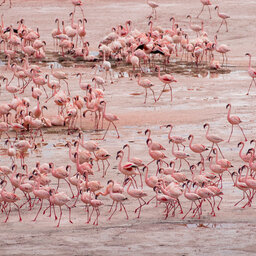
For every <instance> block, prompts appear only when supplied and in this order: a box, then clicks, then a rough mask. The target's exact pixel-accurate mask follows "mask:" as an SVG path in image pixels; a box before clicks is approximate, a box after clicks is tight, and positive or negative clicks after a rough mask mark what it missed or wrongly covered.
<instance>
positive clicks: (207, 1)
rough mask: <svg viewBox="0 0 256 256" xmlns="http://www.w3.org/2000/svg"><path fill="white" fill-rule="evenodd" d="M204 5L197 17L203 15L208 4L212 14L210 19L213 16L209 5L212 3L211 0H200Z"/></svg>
mask: <svg viewBox="0 0 256 256" xmlns="http://www.w3.org/2000/svg"><path fill="white" fill-rule="evenodd" d="M200 1H201V3H202V5H203V7H202V10H201V11H200V12H199V14H198V15H197V18H199V16H200V15H201V13H202V12H203V10H204V7H205V6H207V7H208V10H209V14H210V19H211V18H212V16H211V10H210V7H209V5H212V3H211V1H210V0H200Z"/></svg>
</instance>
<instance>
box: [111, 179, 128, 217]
mask: <svg viewBox="0 0 256 256" xmlns="http://www.w3.org/2000/svg"><path fill="white" fill-rule="evenodd" d="M108 184H110V185H109V195H110V198H111V199H112V200H113V202H115V203H116V207H115V209H114V211H113V212H112V214H111V215H110V216H109V218H108V220H110V219H111V218H112V216H113V215H114V213H115V212H116V210H117V205H118V204H120V207H121V208H123V209H124V211H125V214H126V218H127V220H128V219H129V217H128V214H127V211H126V208H125V206H124V204H123V201H125V200H127V197H126V196H125V195H123V194H121V193H113V186H114V184H115V183H114V181H113V180H109V181H108Z"/></svg>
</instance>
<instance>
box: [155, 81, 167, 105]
mask: <svg viewBox="0 0 256 256" xmlns="http://www.w3.org/2000/svg"><path fill="white" fill-rule="evenodd" d="M165 87H166V84H164V88H163V90H162V91H161V93H160V95H159V97H158V98H157V100H156V101H159V99H160V97H161V95H162V93H163V92H164V89H165Z"/></svg>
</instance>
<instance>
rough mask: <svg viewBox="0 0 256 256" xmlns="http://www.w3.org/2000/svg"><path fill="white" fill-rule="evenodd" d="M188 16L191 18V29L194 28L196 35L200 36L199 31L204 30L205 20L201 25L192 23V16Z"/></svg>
mask: <svg viewBox="0 0 256 256" xmlns="http://www.w3.org/2000/svg"><path fill="white" fill-rule="evenodd" d="M187 18H189V27H190V29H191V30H193V31H195V32H196V35H197V37H198V35H199V32H200V31H203V25H204V22H203V21H201V26H199V25H197V24H192V23H191V19H192V18H191V16H190V15H188V16H187Z"/></svg>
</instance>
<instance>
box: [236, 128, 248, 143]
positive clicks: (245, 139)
mask: <svg viewBox="0 0 256 256" xmlns="http://www.w3.org/2000/svg"><path fill="white" fill-rule="evenodd" d="M238 127H239V128H240V130H241V132H242V133H243V135H244V140H245V141H247V138H246V136H245V134H244V130H243V128H242V127H241V126H240V125H239V124H238Z"/></svg>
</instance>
